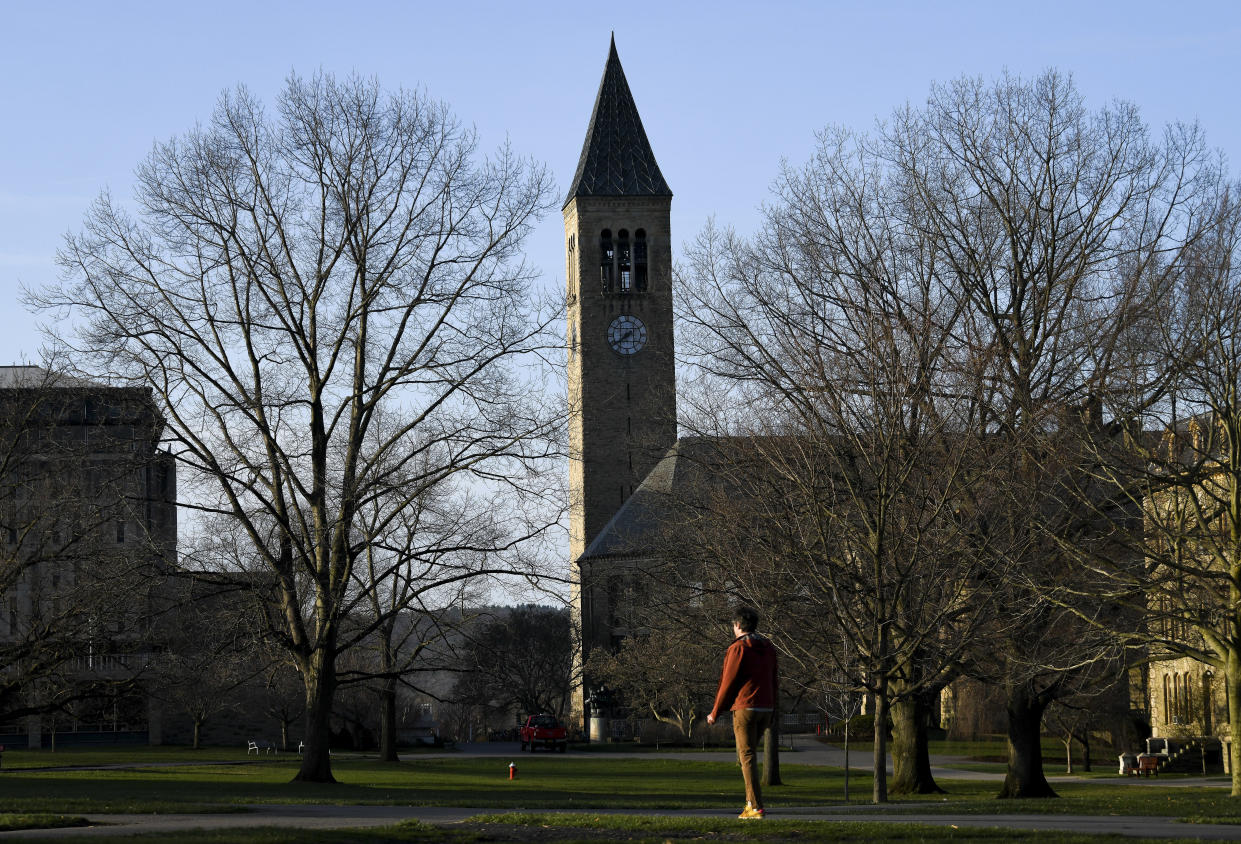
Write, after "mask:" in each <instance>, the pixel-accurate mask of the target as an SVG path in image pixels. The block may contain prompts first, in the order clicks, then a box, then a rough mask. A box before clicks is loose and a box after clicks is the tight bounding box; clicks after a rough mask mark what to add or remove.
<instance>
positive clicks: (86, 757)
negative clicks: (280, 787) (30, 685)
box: [3, 744, 297, 769]
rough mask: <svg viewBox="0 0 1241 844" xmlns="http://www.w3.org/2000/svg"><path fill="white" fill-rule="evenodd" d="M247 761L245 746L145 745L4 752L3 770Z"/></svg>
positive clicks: (286, 756)
mask: <svg viewBox="0 0 1241 844" xmlns="http://www.w3.org/2000/svg"><path fill="white" fill-rule="evenodd" d="M281 758H283V759H293V758H297V755H296V754H289V753H282V754H272V755H265V756H255V755H254V754H253V753H251V754H250V755H249V761H257V760H261V759H267V760H272V759H281ZM237 761H241V762H244V761H247V756H246V749H245V747H242V746H238V747H204V748H201V749H200V750H194V749H192V748H189V747H173V746H165V747H150V746H147V745H141V744H134V745H128V744H124V745H109V746H102V747H100V746H92V747H69V748H64V749H62V750H57V751H54V752H53V751H51V750H46V749H44V750H6V751H5V752H4V761H3V764H4V768H5V769H11V768H59V767H69V766H75V765H135V764H138V765H141V764H164V763H167V762H178V763H184V762H237Z"/></svg>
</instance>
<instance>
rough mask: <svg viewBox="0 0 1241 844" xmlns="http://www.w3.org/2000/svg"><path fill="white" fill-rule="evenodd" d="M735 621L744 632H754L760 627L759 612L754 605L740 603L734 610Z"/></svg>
mask: <svg viewBox="0 0 1241 844" xmlns="http://www.w3.org/2000/svg"><path fill="white" fill-rule="evenodd" d="M733 621H734V622H736V624H737V626H738V627H740V628H741V632H742V633H753V632H754V631H755V630H757V629H758V612H757V611H756V610H755V609H754V608H753V607H747V606H745V605H738V607H737V608H736V609H735V610H733Z"/></svg>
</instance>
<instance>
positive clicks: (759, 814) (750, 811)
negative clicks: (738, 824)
mask: <svg viewBox="0 0 1241 844" xmlns="http://www.w3.org/2000/svg"><path fill="white" fill-rule="evenodd" d="M737 817H738V818H740V819H741V820H743V821H761V820H762V819H763V818H765V817H767V815H766V813H765V812H764V811H763V810H762V809H755V808H754V807H753V806H751V805H750V801H748V800H747V801H746V804H745V808H744V809H742V810H741V814H740V815H737Z"/></svg>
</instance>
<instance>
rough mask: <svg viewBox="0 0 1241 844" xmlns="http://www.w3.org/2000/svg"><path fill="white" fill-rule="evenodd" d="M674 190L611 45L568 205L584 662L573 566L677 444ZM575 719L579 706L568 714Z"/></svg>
mask: <svg viewBox="0 0 1241 844" xmlns="http://www.w3.org/2000/svg"><path fill="white" fill-rule="evenodd" d="M671 206H672V191H671V190H670V189H669V188H668V183H667V182H665V181H664V177H663V175H662V174H661V173H660V172H659V165H658V164H656V163H655V154H654V153H653V152H652V151H651V144H650V142H649V141H648V140H647V137H646V132H645V131H644V130H643V128H642V119H641V118H640V117H639V116H638V109H637V106H636V105H635V104H634V100H633V95H632V94H631V93H630V91H629V83H628V82H626V80H625V73H624V71H623V70H622V69H621V63H620V58H619V57H618V56H617V53H616V41H615V39H613V41H612V44H611V47H610V50H609V52H608V60H607V66H606V67H605V68H604V71H603V80H602V82H600V84H599V93H598V96H597V97H596V98H595V107H594V111H592V112H591V115H590V126H589V127H588V128H587V130H586V141H585V143H584V144H583V146H582V155H581V158H580V159H579V160H578V163H577V172H576V173H575V174H574V177H573V184H572V185H571V186H570V188H569V194H568V197H567V198H566V199H565V204H564V231H565V280H566V283H567V286H568V298H567V311H568V350H569V355H568V361H569V378H568V382H569V491H570V495H571V500H570V554H571V556H572V562H573V567H572V568H573V571H572V573H573V575H574V580H575V588H574V594H573V604H574V611H575V615H576V616H577V618H578V620H580V623H581V625H582V639H583V641H582V648H583V653H582V656H583V657H584V656H585V655H586V654H587V653H588V652H589V651H590V649H591V648H592V647H595V646H599V645H608V644H611V641H610V640H611V636H610V630H609V624H608V622H607V620H606V619H603V618H598V617H596V616H597V614H596V613H595V612H593V611H592V608H593V607H594V606H595V604H596V603H597V602H596V601H595V600H593V596H595V595H596V594H597V593H598V591H599V590H600V589H601V588H602V587H601V583H602V582H603V575H604V573H602V572H598V571H584V570H580V569H579V564H580V561H579V559H578V558H579V557H580V556H581V555H582V552H583V551H585V550H586V548H587V546H588V545H589V544H590V542H591V540H592V539H594V538H595V536H596V535H597V534H598V533H599V531H600V530H602V529H603V527H604V526H605V525H606V524H607V523H608V521H609V520H610V519H611V518H612V516H613V515H615V513H616V512H617V510H619V509H620V508H621V506H622V505H623V504H624V503H625V499H626V498H628V497H629V495H631V494H632V493H633V491H634V489H635V488H636V487H637V486H638V484H640V483H641V482H642V479H643V478H645V477H646V475H647V473H649V472H650V470H651V469H652V468H653V467H654V465H655V463H656V462H657V461H658V460H659V458H660V457H662V456H663V454H664V453H665V452H666V451H667V450H668V449H669V448H671V447H672V445H673V444H674V443H675V441H676V398H675V389H676V385H675V379H674V374H673V373H674V366H673V349H672V242H671V241H672V238H671V229H670V225H669V213H670V210H671ZM575 708H576V707H575Z"/></svg>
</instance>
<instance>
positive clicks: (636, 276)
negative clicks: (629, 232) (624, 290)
mask: <svg viewBox="0 0 1241 844" xmlns="http://www.w3.org/2000/svg"><path fill="white" fill-rule="evenodd" d="M633 288H634V290H637V291H638V292H639V293H645V292H646V229H638V230H637V231H636V232H634V233H633Z"/></svg>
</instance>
